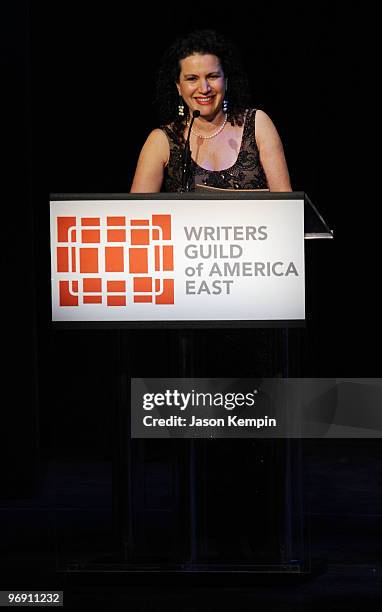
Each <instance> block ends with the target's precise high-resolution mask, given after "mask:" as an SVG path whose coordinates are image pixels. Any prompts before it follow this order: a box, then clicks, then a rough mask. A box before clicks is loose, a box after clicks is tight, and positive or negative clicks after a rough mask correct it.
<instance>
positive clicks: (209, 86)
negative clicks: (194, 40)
mask: <svg viewBox="0 0 382 612" xmlns="http://www.w3.org/2000/svg"><path fill="white" fill-rule="evenodd" d="M176 86H177V89H178V92H179V95H180V96H182V98H183V100H184V101H185V103H186V104H187V106H188V108H189V109H190V114H192V111H194V110H198V111H200V115H201V117H204V118H205V119H213V118H214V117H215V116H216V115H217V114H218V113H219V111H220V110H221V107H222V104H223V100H224V94H225V91H226V87H227V82H226V78H225V76H224V72H223V69H222V67H221V65H220V60H219V58H218V57H216V55H209V54H207V55H201V54H200V53H195V54H193V55H189V56H188V57H186V58H185V59H183V60H180V75H179V81H178V82H177V83H176Z"/></svg>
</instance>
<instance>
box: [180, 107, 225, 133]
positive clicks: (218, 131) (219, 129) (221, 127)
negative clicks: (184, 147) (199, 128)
mask: <svg viewBox="0 0 382 612" xmlns="http://www.w3.org/2000/svg"><path fill="white" fill-rule="evenodd" d="M226 123H227V113H225V117H224V121H223V123H222V124H221V126H220V127H219V128H218V129H217V130H216V132H214V133H213V134H210V135H209V136H202V134H198V132H195V130H194V128H193V127H192V128H191V132H192V133H193V134H195V136H198V138H204V139H205V140H207V139H209V138H215V136H217V135H218V134H220V132H222V131H223V130H224V128H225V124H226ZM187 125H190V121H189V120H188V121H187Z"/></svg>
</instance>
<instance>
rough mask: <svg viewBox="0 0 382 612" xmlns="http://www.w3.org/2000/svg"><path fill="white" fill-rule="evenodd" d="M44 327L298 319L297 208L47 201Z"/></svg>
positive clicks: (301, 291)
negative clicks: (48, 272)
mask: <svg viewBox="0 0 382 612" xmlns="http://www.w3.org/2000/svg"><path fill="white" fill-rule="evenodd" d="M51 255H52V261H51V265H52V319H53V321H132V322H133V321H136V322H138V321H153V322H161V321H163V322H165V321H277V320H296V321H298V320H303V319H304V318H305V282H304V199H303V198H301V199H299V198H296V199H280V200H278V199H272V200H267V199H264V200H261V199H260V200H258V199H245V200H241V199H234V200H232V199H231V200H221V199H218V198H217V199H216V200H213V199H208V200H206V199H193V200H189V199H188V200H174V199H166V197H165V196H164V197H163V198H162V199H150V197H149V196H147V199H144V198H140V199H138V200H137V199H134V198H131V199H128V198H125V199H121V200H116V199H113V200H107V199H105V200H101V199H97V200H75V199H72V200H67V201H65V200H59V201H51Z"/></svg>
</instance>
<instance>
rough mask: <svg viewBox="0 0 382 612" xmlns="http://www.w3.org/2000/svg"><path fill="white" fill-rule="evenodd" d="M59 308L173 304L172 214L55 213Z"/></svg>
mask: <svg viewBox="0 0 382 612" xmlns="http://www.w3.org/2000/svg"><path fill="white" fill-rule="evenodd" d="M57 244H58V246H57V250H56V256H57V258H56V271H57V272H58V273H59V274H60V278H59V281H58V283H59V304H60V306H82V305H86V304H103V305H104V306H110V307H113V306H128V305H129V304H131V303H152V304H174V279H173V278H171V274H168V273H169V272H172V271H173V270H174V254H173V245H172V244H171V215H151V220H150V219H131V220H129V219H128V218H127V217H126V216H119V217H101V216H99V217H80V216H70V217H62V216H60V217H57Z"/></svg>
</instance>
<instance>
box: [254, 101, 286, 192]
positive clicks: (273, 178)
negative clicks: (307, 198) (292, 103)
mask: <svg viewBox="0 0 382 612" xmlns="http://www.w3.org/2000/svg"><path fill="white" fill-rule="evenodd" d="M255 129H256V142H257V146H258V148H259V152H260V161H261V164H262V166H263V168H264V172H265V176H266V177H267V182H268V187H269V191H292V187H291V184H290V178H289V172H288V166H287V163H286V160H285V155H284V149H283V145H282V142H281V139H280V136H279V135H278V133H277V130H276V128H275V126H274V125H273V123H272V120H271V119H270V118H269V117H268V115H267V114H266V113H264V112H263V111H261V110H258V111H256V119H255Z"/></svg>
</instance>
